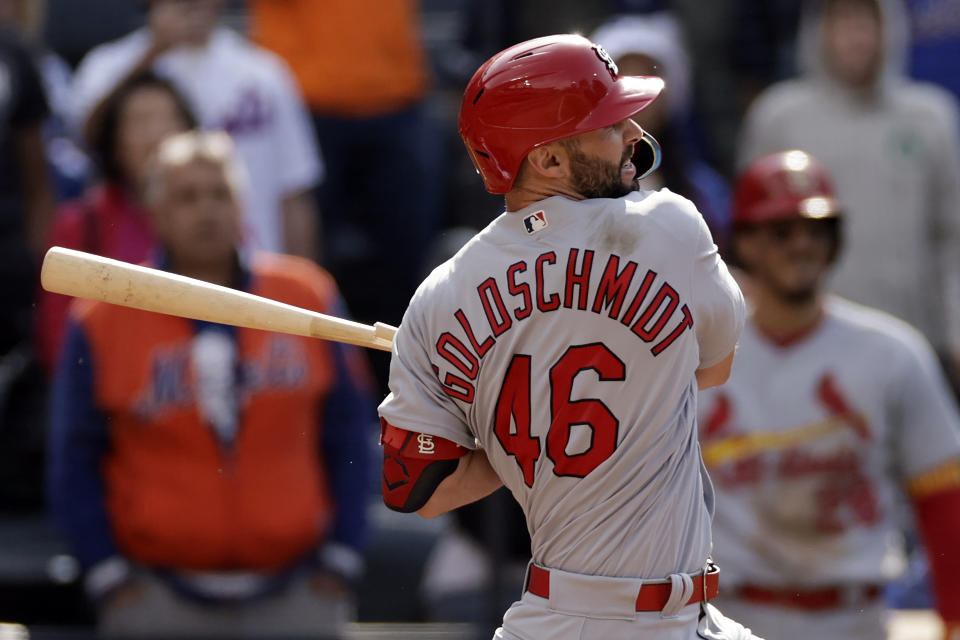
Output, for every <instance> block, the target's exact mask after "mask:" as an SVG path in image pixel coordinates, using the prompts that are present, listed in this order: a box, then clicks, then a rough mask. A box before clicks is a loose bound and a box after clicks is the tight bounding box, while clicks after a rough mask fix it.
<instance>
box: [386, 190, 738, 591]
mask: <svg viewBox="0 0 960 640" xmlns="http://www.w3.org/2000/svg"><path fill="white" fill-rule="evenodd" d="M743 319H744V307H743V298H742V295H741V293H740V290H739V288H738V287H737V285H736V283H735V282H734V281H733V279H732V278H731V277H730V274H729V273H728V272H727V269H726V266H725V265H724V264H723V262H722V261H721V260H720V258H719V256H718V255H717V252H716V247H715V245H714V243H713V240H712V239H711V237H710V232H709V231H708V230H707V226H706V224H705V223H704V221H703V218H702V216H700V214H699V213H698V212H697V210H696V208H695V207H694V206H693V204H692V203H690V202H689V201H688V200H685V199H683V198H681V197H679V196H676V195H675V194H672V193H670V192H669V191H665V190H664V191H659V192H636V193H632V194H630V195H628V196H625V197H623V198H619V199H592V200H584V201H579V202H577V201H571V200H568V199H566V198H563V197H559V196H554V197H551V198H547V199H545V200H542V201H540V202H538V203H536V204H535V205H533V206H530V207H527V208H525V209H522V210H520V211H516V212H510V213H504V214H502V215H501V216H500V217H498V218H497V219H496V220H494V221H493V222H492V223H491V224H490V225H489V226H488V227H487V228H486V229H484V230H483V231H482V232H480V233H479V234H478V235H477V236H475V237H474V238H473V239H472V240H471V241H470V242H469V243H467V245H466V246H465V247H464V248H463V249H461V251H460V252H459V253H457V255H455V256H454V257H453V258H451V259H450V260H449V261H448V262H446V263H445V264H443V265H441V266H440V267H438V268H437V269H436V270H434V272H433V273H432V274H431V275H430V276H429V277H428V278H427V279H426V280H425V281H424V282H423V284H422V285H421V286H420V288H419V289H418V290H417V293H416V294H415V295H414V297H413V299H412V300H411V302H410V306H409V308H408V309H407V312H406V315H405V316H404V318H403V322H402V323H401V326H400V330H399V332H398V334H397V337H396V340H395V341H394V351H393V359H392V361H391V366H390V391H391V393H390V395H389V396H388V397H387V399H386V400H385V401H384V402H383V404H382V405H381V406H380V414H381V416H382V417H383V418H384V419H386V420H387V421H388V422H390V423H391V424H393V425H395V426H397V427H401V428H404V429H408V430H411V431H415V432H422V433H426V434H432V435H436V436H441V437H444V438H447V439H449V440H452V441H454V442H457V443H459V444H461V445H463V446H466V447H469V448H476V447H477V446H481V447H483V448H484V449H485V450H486V454H487V456H488V458H489V459H490V462H491V464H492V465H493V468H494V469H495V470H496V472H497V474H498V475H499V476H500V478H501V479H502V480H503V481H504V484H505V485H506V486H507V487H508V488H509V489H510V491H511V492H512V493H513V495H514V497H515V498H516V499H517V501H518V502H519V503H520V506H521V507H522V508H523V510H524V513H525V514H526V518H527V526H528V528H529V530H530V535H531V539H532V552H533V559H534V560H535V561H536V562H538V563H540V564H542V565H544V566H547V567H554V568H558V569H564V570H568V571H573V572H578V573H586V574H593V575H605V576H623V577H627V576H628V577H657V578H659V577H663V576H666V575H668V574H670V573H674V572H677V571H687V572H693V571H697V570H699V569H701V568H702V567H703V564H704V561H705V559H706V557H707V554H708V553H709V551H710V517H711V513H710V512H711V509H712V490H711V489H710V487H709V480H708V479H707V478H706V475H705V473H703V472H702V465H701V462H700V450H699V446H698V442H697V433H696V381H695V376H694V372H695V371H696V369H698V368H701V367H708V366H711V365H714V364H716V363H718V362H720V361H722V360H723V359H724V358H725V357H726V356H727V355H728V354H729V353H730V351H731V350H732V349H733V348H734V345H735V344H736V341H737V337H738V335H739V333H740V330H741V328H742V325H743Z"/></svg>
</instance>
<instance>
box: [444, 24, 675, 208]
mask: <svg viewBox="0 0 960 640" xmlns="http://www.w3.org/2000/svg"><path fill="white" fill-rule="evenodd" d="M662 90H663V80H662V79H660V78H657V77H654V76H621V75H619V73H618V69H617V65H616V63H615V62H614V61H613V59H612V58H611V57H610V55H609V54H608V53H607V52H606V51H604V50H603V48H602V47H601V46H599V45H597V44H595V43H593V42H590V41H589V40H588V39H586V38H584V37H583V36H578V35H570V34H566V35H554V36H547V37H544V38H535V39H533V40H528V41H526V42H521V43H520V44H517V45H514V46H512V47H509V48H507V49H504V50H503V51H501V52H500V53H498V54H496V55H494V56H493V57H492V58H490V59H489V60H487V62H485V63H484V64H483V65H482V66H481V67H480V68H479V69H478V70H477V72H476V73H475V74H474V75H473V77H472V78H471V79H470V82H469V84H468V85H467V88H466V91H464V94H463V102H462V103H461V106H460V117H459V129H460V136H461V137H462V138H463V141H464V144H465V145H466V147H467V152H468V153H469V154H470V158H471V160H473V164H474V166H475V167H476V169H477V172H478V173H479V174H480V176H481V177H482V178H483V182H484V184H485V186H486V188H487V191H489V192H490V193H507V192H508V191H510V189H511V188H512V187H513V183H514V181H515V180H516V177H517V173H518V171H519V169H520V165H521V164H522V163H523V159H524V158H525V157H526V156H527V154H528V153H530V151H532V150H533V149H535V148H536V147H539V146H541V145H545V144H549V143H551V142H556V141H557V140H562V139H564V138H569V137H572V136H575V135H579V134H581V133H586V132H588V131H593V130H596V129H602V128H603V127H608V126H610V125H613V124H616V123H618V122H621V121H623V120H626V119H627V118H629V117H630V116H632V115H634V114H636V113H637V112H639V111H641V110H643V109H644V108H646V107H647V106H648V105H649V104H650V103H651V102H653V101H654V99H656V97H657V96H658V95H660V92H661V91H662ZM644 135H645V142H646V143H647V144H648V145H650V146H651V148H653V149H654V150H655V153H654V154H653V155H654V156H655V158H654V161H653V162H651V167H650V168H649V169H648V170H647V171H646V172H645V173H643V175H648V174H649V173H650V171H652V170H653V169H655V168H656V167H657V166H658V165H659V145H658V144H657V143H656V141H655V140H653V138H652V137H651V136H649V134H646V133H645V134H644ZM643 175H641V176H640V177H643Z"/></svg>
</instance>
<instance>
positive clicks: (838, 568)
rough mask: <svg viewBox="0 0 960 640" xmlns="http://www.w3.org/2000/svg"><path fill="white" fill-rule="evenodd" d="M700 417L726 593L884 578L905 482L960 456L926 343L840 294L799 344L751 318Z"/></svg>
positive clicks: (959, 434)
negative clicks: (785, 341)
mask: <svg viewBox="0 0 960 640" xmlns="http://www.w3.org/2000/svg"><path fill="white" fill-rule="evenodd" d="M700 412H701V413H700V428H701V430H702V438H703V457H704V460H705V461H706V463H707V465H708V467H709V469H710V473H711V476H712V477H713V481H714V484H715V485H716V487H717V517H716V520H715V522H714V544H715V548H714V557H715V558H716V559H717V561H718V563H719V564H720V565H721V566H722V567H723V571H724V582H725V584H728V585H731V584H736V583H743V582H748V583H751V584H759V585H764V586H770V587H774V588H776V587H782V586H788V585H789V586H796V585H800V586H811V587H819V586H834V585H838V584H851V583H853V584H856V583H861V584H877V583H881V582H884V581H886V580H888V579H890V578H891V577H893V576H894V574H896V573H897V571H898V568H901V567H902V557H901V551H900V546H899V545H898V544H897V542H898V539H899V537H898V535H897V531H898V522H897V520H898V516H899V515H900V514H899V513H898V510H897V508H896V505H897V504H898V503H899V502H901V501H902V494H901V492H900V490H901V487H903V486H904V485H905V484H906V483H907V482H908V481H909V480H910V479H912V478H915V477H917V476H918V475H920V474H922V473H925V472H927V471H929V470H930V469H932V468H934V467H936V466H937V465H939V464H940V463H943V462H944V461H948V460H950V459H951V458H956V457H957V456H960V419H958V416H957V410H956V407H955V405H954V404H953V402H952V399H951V398H950V393H949V391H948V389H947V386H946V383H945V382H944V380H943V376H942V374H941V373H940V371H939V368H938V364H937V361H936V357H935V356H934V354H933V351H932V350H931V349H930V347H929V345H928V344H927V343H926V341H925V340H924V338H923V337H922V336H921V335H920V334H919V333H918V332H917V331H916V330H914V329H913V328H912V327H909V326H908V325H906V324H905V323H903V322H901V321H899V320H897V319H895V318H893V317H892V316H889V315H887V314H884V313H881V312H879V311H874V310H872V309H868V308H866V307H861V306H859V305H855V304H853V303H851V302H847V301H846V300H843V299H840V298H830V299H829V300H828V301H827V306H826V313H825V316H824V318H823V320H822V321H821V322H820V324H819V325H818V326H817V327H816V329H815V330H814V331H813V333H811V334H809V335H807V336H805V337H803V338H802V339H801V340H800V341H799V342H795V343H793V344H789V345H777V344H775V343H774V342H772V341H771V340H770V339H768V338H766V337H764V336H763V335H762V334H760V333H759V332H758V331H757V330H756V328H755V327H754V326H753V325H752V323H749V322H748V323H747V327H746V329H745V330H744V332H743V336H742V338H741V340H740V346H739V347H738V349H737V358H736V361H735V362H734V366H733V372H732V374H731V376H730V380H728V381H727V383H726V384H725V385H723V386H722V387H718V388H715V389H708V390H707V391H705V392H703V393H702V394H701V397H700Z"/></svg>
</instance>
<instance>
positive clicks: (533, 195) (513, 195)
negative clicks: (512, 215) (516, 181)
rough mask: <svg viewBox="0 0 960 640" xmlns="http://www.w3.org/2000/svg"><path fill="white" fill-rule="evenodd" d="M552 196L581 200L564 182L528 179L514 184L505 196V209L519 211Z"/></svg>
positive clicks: (580, 196)
mask: <svg viewBox="0 0 960 640" xmlns="http://www.w3.org/2000/svg"><path fill="white" fill-rule="evenodd" d="M553 196H563V197H564V198H569V199H570V200H583V196H582V195H580V194H579V193H577V192H576V191H574V190H573V188H572V187H570V186H569V185H567V184H566V183H563V182H559V181H539V180H528V181H525V182H524V183H523V184H520V185H517V186H515V187H514V188H513V189H512V190H511V191H510V193H508V194H507V195H506V196H505V199H506V203H507V211H519V210H520V209H523V208H526V207H529V206H530V205H532V204H536V203H537V202H540V201H541V200H546V199H547V198H550V197H553Z"/></svg>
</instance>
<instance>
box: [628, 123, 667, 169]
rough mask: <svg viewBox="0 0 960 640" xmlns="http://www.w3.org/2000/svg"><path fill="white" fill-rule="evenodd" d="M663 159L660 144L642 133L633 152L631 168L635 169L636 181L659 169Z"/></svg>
mask: <svg viewBox="0 0 960 640" xmlns="http://www.w3.org/2000/svg"><path fill="white" fill-rule="evenodd" d="M662 159H663V151H662V150H661V148H660V143H659V142H657V139H656V138H654V137H653V136H652V135H650V134H649V133H647V132H646V131H644V132H643V136H642V137H641V138H640V144H638V145H637V146H636V147H635V148H634V151H633V158H631V162H633V166H635V167H636V168H637V179H638V180H642V179H643V178H646V177H647V176H649V175H650V174H651V173H653V172H654V171H656V170H657V169H659V168H660V162H661V160H662Z"/></svg>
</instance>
